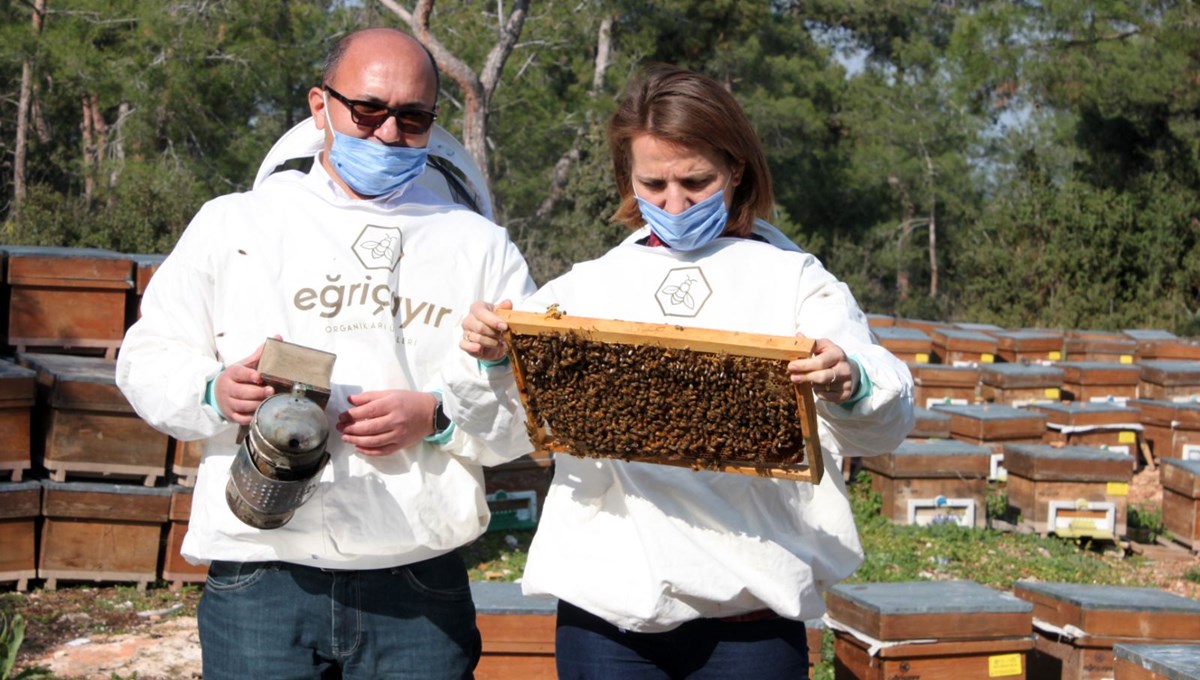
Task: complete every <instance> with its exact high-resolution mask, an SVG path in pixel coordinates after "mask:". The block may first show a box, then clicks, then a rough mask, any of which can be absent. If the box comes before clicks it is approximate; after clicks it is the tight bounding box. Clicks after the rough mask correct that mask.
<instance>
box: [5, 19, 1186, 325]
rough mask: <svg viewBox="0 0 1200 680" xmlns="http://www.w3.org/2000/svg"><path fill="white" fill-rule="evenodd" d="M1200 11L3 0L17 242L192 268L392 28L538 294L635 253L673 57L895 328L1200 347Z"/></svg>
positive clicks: (815, 238)
mask: <svg viewBox="0 0 1200 680" xmlns="http://www.w3.org/2000/svg"><path fill="white" fill-rule="evenodd" d="M1198 4H1200V3H1194V2H1168V1H1163V2H1151V1H1134V0H1108V1H1096V2H1082V1H1079V0H1044V1H1042V2H1021V1H1015V2H1007V1H1006V2H972V1H969V0H968V1H964V0H958V1H955V0H940V1H939V0H890V1H888V2H875V1H873V0H814V1H812V2H800V1H791V0H649V1H648V0H568V1H565V2H564V1H561V0H491V1H487V2H485V1H482V0H481V1H471V0H437V2H434V1H433V0H416V4H413V0H407V1H404V2H402V1H400V0H378V1H371V0H361V1H345V0H343V1H330V0H236V1H235V0H0V184H2V186H3V187H4V188H5V191H4V195H3V196H0V244H33V245H65V246H75V247H99V248H108V249H113V250H117V251H121V252H126V253H153V252H168V251H169V250H170V249H171V247H172V246H173V245H174V243H175V241H176V240H177V238H178V236H179V234H180V233H181V231H182V230H183V228H184V227H185V226H186V225H187V223H188V221H189V220H190V219H191V216H192V215H193V214H194V213H195V212H196V210H197V209H198V208H199V206H200V205H201V203H203V202H204V201H205V200H208V199H210V198H212V197H215V196H217V195H220V194H224V193H229V192H233V191H243V190H246V189H248V188H249V187H250V185H251V184H252V182H253V179H254V175H255V172H256V171H257V168H258V165H259V163H260V161H261V160H262V158H263V157H264V155H265V154H266V151H267V150H268V149H269V148H270V146H271V144H272V143H273V142H274V141H275V140H276V139H277V138H278V137H279V136H280V135H281V134H282V133H283V132H284V131H286V130H288V129H289V128H290V127H292V126H293V125H294V124H296V123H297V122H299V121H301V120H303V119H304V118H305V117H307V116H308V110H307V104H306V98H305V95H306V92H307V90H308V88H309V87H311V86H313V85H315V84H318V78H319V73H320V68H321V62H322V59H323V56H324V54H325V53H326V51H327V50H328V48H329V46H330V45H331V44H332V42H333V41H335V40H336V39H337V38H338V37H340V36H341V35H344V34H345V33H346V32H348V31H350V30H353V29H354V28H358V27H362V26H377V25H385V26H395V27H398V28H402V29H404V30H407V31H409V32H412V33H414V34H416V35H418V36H419V37H420V38H421V39H422V41H423V42H426V44H427V45H429V46H430V48H431V50H432V51H433V52H434V54H435V55H436V56H437V58H438V62H439V65H440V66H441V67H442V70H443V81H442V92H441V112H440V114H439V121H438V122H439V123H440V124H442V125H443V126H445V127H446V128H447V129H449V130H450V131H451V132H452V133H454V134H455V135H458V136H460V138H462V139H463V140H464V142H465V144H466V146H467V148H468V150H469V151H470V152H471V153H472V155H473V156H474V157H475V158H476V159H477V160H478V161H479V164H480V165H481V167H482V168H483V169H484V170H485V172H486V174H487V176H488V181H489V182H490V184H491V190H492V192H493V195H494V198H495V205H496V212H497V214H496V219H497V221H498V222H499V223H500V224H502V225H504V226H506V227H507V228H508V230H509V232H510V234H511V235H512V238H513V239H514V241H516V242H517V244H518V245H519V246H520V247H521V249H522V251H523V252H524V253H525V255H526V258H527V259H528V261H529V263H530V265H531V268H532V270H533V273H534V276H535V278H536V280H537V281H538V282H539V283H544V282H546V281H548V280H549V279H550V278H552V277H553V276H556V275H558V274H560V273H562V272H563V271H565V270H566V269H567V268H569V267H570V265H571V263H573V262H577V261H580V260H584V259H590V258H593V257H596V256H598V255H600V254H602V253H603V252H604V251H605V250H607V249H608V248H609V247H611V246H612V245H615V244H616V243H617V242H618V241H619V240H620V238H621V237H622V235H623V234H622V229H621V228H620V227H617V226H615V225H612V224H611V223H609V221H608V217H609V215H611V214H612V212H613V210H614V208H615V205H616V195H615V190H614V188H613V182H612V179H611V178H612V171H611V167H610V165H609V161H608V150H607V147H606V145H605V141H604V123H605V121H606V119H607V116H608V115H609V113H610V112H611V111H612V109H613V107H614V103H615V99H616V96H617V95H618V94H619V93H620V91H621V88H622V86H623V85H624V83H625V82H626V81H627V80H628V78H629V77H630V76H631V75H632V74H633V73H635V72H636V71H637V69H638V68H639V67H641V66H643V65H645V64H647V63H652V62H669V63H674V64H678V65H681V66H685V67H688V68H692V69H696V70H699V71H703V72H705V73H707V74H709V75H712V76H713V77H715V78H717V79H718V80H719V81H720V82H722V83H724V84H725V85H726V86H727V87H728V88H729V90H730V91H732V93H733V94H734V95H735V96H736V97H737V98H738V100H739V101H740V102H741V103H742V105H743V106H744V107H745V109H746V111H747V113H748V114H749V116H750V119H751V120H752V121H753V123H754V125H755V127H756V129H757V131H758V134H759V136H760V137H761V139H762V141H763V143H764V146H765V148H766V150H767V155H768V158H769V160H770V164H771V169H772V172H773V176H774V180H775V189H776V202H777V205H776V214H775V216H774V218H773V221H774V223H775V224H776V225H777V226H779V227H780V228H781V229H782V230H783V231H784V232H785V233H787V234H788V235H789V236H790V237H791V238H792V239H793V240H794V241H796V242H797V243H798V244H800V245H801V246H802V247H804V248H806V249H807V250H809V251H811V252H813V253H815V254H816V255H817V256H818V257H820V258H821V259H822V261H823V262H825V264H826V266H827V267H828V268H829V269H830V270H831V271H832V272H834V273H835V274H836V275H837V276H839V277H840V278H842V279H843V280H844V281H846V282H847V283H848V284H849V285H850V287H851V289H852V290H853V291H854V293H855V294H856V296H857V297H858V299H859V301H860V304H861V305H862V306H863V308H864V309H865V310H866V311H869V312H875V313H881V314H899V315H903V316H908V317H915V318H924V319H940V320H954V321H972V322H978V323H994V324H997V325H1001V326H1005V327H1009V328H1021V327H1033V326H1036V327H1051V328H1080V329H1082V328H1092V329H1111V330H1118V329H1123V328H1148V327H1155V328H1164V329H1168V330H1172V331H1175V332H1177V333H1180V334H1184V335H1196V334H1200V248H1198V245H1200V243H1198V242H1200V6H1198ZM747 275H751V276H752V275H753V273H752V272H748V273H747Z"/></svg>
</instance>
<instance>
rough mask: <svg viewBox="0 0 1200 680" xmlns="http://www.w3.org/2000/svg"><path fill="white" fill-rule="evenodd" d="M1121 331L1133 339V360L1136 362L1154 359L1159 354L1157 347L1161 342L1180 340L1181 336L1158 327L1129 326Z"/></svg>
mask: <svg viewBox="0 0 1200 680" xmlns="http://www.w3.org/2000/svg"><path fill="white" fill-rule="evenodd" d="M1121 332H1122V333H1123V334H1124V335H1126V336H1128V337H1129V338H1132V339H1133V342H1134V350H1133V360H1134V362H1136V363H1141V362H1142V361H1145V360H1153V359H1154V358H1155V355H1156V354H1157V349H1156V348H1157V347H1158V346H1159V345H1161V344H1164V343H1177V342H1179V336H1177V335H1175V334H1174V333H1172V332H1171V331H1164V330H1159V329H1157V328H1127V329H1125V330H1123V331H1121Z"/></svg>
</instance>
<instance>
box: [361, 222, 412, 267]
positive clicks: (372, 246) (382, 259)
mask: <svg viewBox="0 0 1200 680" xmlns="http://www.w3.org/2000/svg"><path fill="white" fill-rule="evenodd" d="M403 245H404V234H403V232H401V231H400V229H399V228H398V227H381V226H378V225H374V224H369V225H367V226H366V227H364V228H363V230H362V233H360V234H359V235H358V238H357V239H356V240H355V241H354V247H353V250H354V256H355V257H357V258H358V261H359V262H361V263H362V266H363V267H364V268H365V269H395V268H396V264H397V263H399V262H400V258H402V257H404V247H403Z"/></svg>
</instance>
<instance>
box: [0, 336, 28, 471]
mask: <svg viewBox="0 0 1200 680" xmlns="http://www.w3.org/2000/svg"><path fill="white" fill-rule="evenodd" d="M36 378H37V374H36V373H34V372H33V371H31V370H29V369H28V368H25V367H23V366H18V365H17V364H14V363H12V362H10V361H5V360H3V359H0V474H7V475H8V478H9V479H10V480H11V481H14V482H19V481H21V477H22V475H23V474H24V472H25V470H28V469H29V468H30V467H31V466H32V464H33V463H32V458H31V444H32V442H33V439H32V437H33V434H32V433H33V430H32V428H33V425H32V418H33V405H34V403H35V401H36V398H37V389H36V387H35V381H36Z"/></svg>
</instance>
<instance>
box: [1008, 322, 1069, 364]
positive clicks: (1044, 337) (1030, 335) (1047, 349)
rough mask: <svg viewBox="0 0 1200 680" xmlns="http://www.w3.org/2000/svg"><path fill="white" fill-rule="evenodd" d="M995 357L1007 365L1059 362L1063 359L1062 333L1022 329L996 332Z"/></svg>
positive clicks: (1038, 329) (1039, 329)
mask: <svg viewBox="0 0 1200 680" xmlns="http://www.w3.org/2000/svg"><path fill="white" fill-rule="evenodd" d="M992 335H993V336H994V337H995V338H996V345H997V346H996V356H997V357H999V358H1000V360H1002V361H1007V362H1009V363H1018V362H1025V361H1028V362H1046V361H1061V360H1062V358H1063V334H1062V331H1056V330H1049V329H1041V328H1034V329H1024V330H1016V331H997V332H995V333H992Z"/></svg>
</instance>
